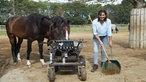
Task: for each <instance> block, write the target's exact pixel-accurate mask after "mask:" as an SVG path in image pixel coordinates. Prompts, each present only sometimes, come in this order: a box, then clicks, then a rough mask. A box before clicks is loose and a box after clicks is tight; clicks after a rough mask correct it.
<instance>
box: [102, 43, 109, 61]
mask: <svg viewBox="0 0 146 82" xmlns="http://www.w3.org/2000/svg"><path fill="white" fill-rule="evenodd" d="M101 47H102V49H103V51H104V53H105V56H106V58H107V60H108V62H109V63H111V61H110V59H109V56H108V55H107V52H106V50H105V48H104V46H103V45H102V46H101Z"/></svg>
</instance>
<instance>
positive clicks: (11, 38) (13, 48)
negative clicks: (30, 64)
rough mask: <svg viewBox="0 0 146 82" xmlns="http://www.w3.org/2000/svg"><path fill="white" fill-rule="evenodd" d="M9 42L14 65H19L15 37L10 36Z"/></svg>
mask: <svg viewBox="0 0 146 82" xmlns="http://www.w3.org/2000/svg"><path fill="white" fill-rule="evenodd" d="M9 40H10V43H11V52H12V56H13V61H14V64H16V63H18V60H17V55H16V37H15V36H14V35H9Z"/></svg>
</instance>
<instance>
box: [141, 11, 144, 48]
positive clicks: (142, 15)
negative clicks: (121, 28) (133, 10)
mask: <svg viewBox="0 0 146 82" xmlns="http://www.w3.org/2000/svg"><path fill="white" fill-rule="evenodd" d="M144 14H145V13H144V8H142V9H141V12H140V16H141V18H140V20H141V28H140V48H141V49H142V48H144V45H143V42H144V39H143V38H144V37H143V33H144V32H143V31H144V29H143V28H144V16H145V15H144Z"/></svg>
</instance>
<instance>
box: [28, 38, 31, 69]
mask: <svg viewBox="0 0 146 82" xmlns="http://www.w3.org/2000/svg"><path fill="white" fill-rule="evenodd" d="M31 45H32V40H29V39H28V40H27V65H28V66H29V67H30V66H31V63H30V53H31V51H32V48H31Z"/></svg>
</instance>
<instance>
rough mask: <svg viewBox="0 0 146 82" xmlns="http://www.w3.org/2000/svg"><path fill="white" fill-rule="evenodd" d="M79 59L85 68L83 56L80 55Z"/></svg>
mask: <svg viewBox="0 0 146 82" xmlns="http://www.w3.org/2000/svg"><path fill="white" fill-rule="evenodd" d="M79 58H80V62H81V63H82V65H84V66H86V61H85V56H83V55H81V56H80V57H79Z"/></svg>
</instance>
